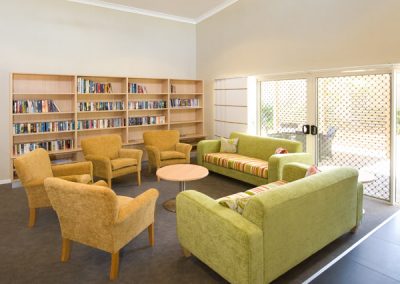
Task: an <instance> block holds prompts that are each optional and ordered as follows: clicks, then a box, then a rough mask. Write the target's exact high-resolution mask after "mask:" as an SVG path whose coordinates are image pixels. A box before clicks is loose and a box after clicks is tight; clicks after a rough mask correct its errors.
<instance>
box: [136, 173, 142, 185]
mask: <svg viewBox="0 0 400 284" xmlns="http://www.w3.org/2000/svg"><path fill="white" fill-rule="evenodd" d="M137 184H138V186H140V185H141V184H142V172H141V171H138V172H137Z"/></svg>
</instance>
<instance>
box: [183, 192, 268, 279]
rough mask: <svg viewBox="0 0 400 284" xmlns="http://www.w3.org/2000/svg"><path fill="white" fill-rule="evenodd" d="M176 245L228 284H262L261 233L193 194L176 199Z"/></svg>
mask: <svg viewBox="0 0 400 284" xmlns="http://www.w3.org/2000/svg"><path fill="white" fill-rule="evenodd" d="M176 203H177V204H176V207H177V208H176V218H177V232H178V239H179V242H180V244H181V245H182V246H183V247H184V248H185V249H187V250H189V251H190V252H191V253H193V254H194V255H195V256H196V257H198V258H199V259H200V260H201V261H203V262H204V263H206V264H207V265H208V266H210V267H211V268H212V269H214V270H215V271H217V272H218V273H219V274H220V275H222V276H223V277H224V278H225V279H226V280H228V282H230V283H263V273H264V270H263V269H260V267H261V266H262V267H263V265H261V266H260V264H262V263H264V260H263V232H262V230H261V229H260V228H259V227H258V226H256V225H255V224H253V223H251V222H250V221H248V220H247V219H245V218H244V217H243V216H241V215H240V214H238V213H236V212H234V211H232V210H231V209H228V208H226V207H223V206H222V205H220V204H218V202H217V201H215V200H214V199H212V198H210V197H208V196H206V195H204V194H202V193H200V192H197V191H194V190H187V191H184V192H181V193H179V194H178V196H177V198H176Z"/></svg>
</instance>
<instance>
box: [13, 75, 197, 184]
mask: <svg viewBox="0 0 400 284" xmlns="http://www.w3.org/2000/svg"><path fill="white" fill-rule="evenodd" d="M171 99H173V102H174V105H176V107H172V105H171ZM40 101H41V102H40ZM182 101H184V102H183V103H179V104H177V103H176V102H182ZM187 102H190V104H191V105H194V106H189V105H188V103H187ZM193 102H195V103H193ZM43 104H44V105H45V106H47V107H43ZM179 105H181V106H179ZM49 106H50V107H49ZM148 106H153V107H152V108H147V107H148ZM160 106H165V107H160ZM133 107H136V108H133ZM139 107H141V108H139ZM142 107H143V108H142ZM50 108H51V109H50ZM110 108H112V110H111V109H110ZM54 109H56V110H59V111H57V112H55V111H53V112H50V111H49V110H54ZM39 110H41V111H43V110H45V111H46V110H47V112H33V111H39ZM20 111H21V112H20ZM22 111H31V112H29V113H28V112H22ZM14 112H16V113H14ZM203 112H204V110H203V81H201V80H187V79H185V80H180V79H167V78H165V79H163V78H136V77H115V76H92V75H89V76H87V75H53V74H23V73H12V74H11V77H10V121H11V127H10V135H11V137H12V139H11V142H10V153H11V155H10V158H11V159H10V160H11V163H10V173H11V174H13V173H14V174H13V178H16V176H15V171H14V169H13V163H12V160H13V159H14V158H15V157H17V156H18V155H21V154H23V153H25V152H27V151H29V150H30V149H33V148H35V147H48V149H61V148H66V147H67V146H56V147H54V145H53V144H51V143H56V145H68V148H70V149H64V150H57V151H49V153H50V154H51V157H52V159H53V160H55V161H57V160H65V159H69V160H79V159H82V155H81V153H80V152H81V148H80V141H81V140H82V139H84V138H87V137H90V136H95V135H102V134H108V133H117V134H119V135H121V138H122V141H123V145H124V146H126V147H139V146H140V145H142V144H143V132H145V131H148V130H155V129H160V130H166V129H175V130H178V131H179V132H180V134H181V139H182V140H185V141H189V142H188V143H192V140H200V139H203V138H204V125H203V117H204V114H203ZM142 121H143V122H146V124H138V125H129V124H130V123H141V122H142ZM149 122H165V123H155V124H148V123H149ZM45 123H49V124H50V125H52V126H51V128H48V124H46V126H44V127H45V128H41V127H43V124H45ZM57 123H61V124H62V123H67V124H68V123H70V126H69V127H68V128H65V127H64V126H63V128H62V129H66V130H61V131H48V130H49V129H51V130H54V129H59V128H54V125H55V124H57ZM95 125H97V126H99V125H102V126H107V127H102V128H100V127H97V126H96V128H90V127H92V126H95ZM110 125H123V126H115V127H108V126H110ZM14 127H15V128H14ZM57 127H60V126H57ZM83 127H88V128H83ZM78 128H79V129H78ZM27 129H28V130H27ZM43 129H45V131H46V132H32V131H38V130H42V131H43ZM67 129H69V130H67ZM24 131H25V132H24ZM27 131H31V132H27ZM19 132H24V133H19ZM14 133H15V134H14ZM46 143H48V144H46ZM57 143H61V144H57ZM63 143H65V144H63ZM50 144H51V145H50ZM46 145H47V146H46ZM49 145H50V146H49ZM14 153H18V155H17V154H14Z"/></svg>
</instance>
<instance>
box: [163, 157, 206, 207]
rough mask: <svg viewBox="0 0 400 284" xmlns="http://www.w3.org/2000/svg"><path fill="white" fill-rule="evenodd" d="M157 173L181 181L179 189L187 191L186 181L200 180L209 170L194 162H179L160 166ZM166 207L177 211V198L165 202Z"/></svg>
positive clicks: (164, 177)
mask: <svg viewBox="0 0 400 284" xmlns="http://www.w3.org/2000/svg"><path fill="white" fill-rule="evenodd" d="M156 175H157V176H158V177H159V178H160V179H165V180H169V181H179V191H185V189H186V184H185V183H186V182H187V181H192V180H198V179H202V178H205V177H206V176H208V170H207V169H206V168H205V167H202V166H198V165H192V164H177V165H170V166H165V167H162V168H159V169H158V170H157V173H156ZM163 206H164V208H165V209H167V210H168V211H171V212H176V200H175V198H173V199H170V200H167V201H165V202H164V203H163Z"/></svg>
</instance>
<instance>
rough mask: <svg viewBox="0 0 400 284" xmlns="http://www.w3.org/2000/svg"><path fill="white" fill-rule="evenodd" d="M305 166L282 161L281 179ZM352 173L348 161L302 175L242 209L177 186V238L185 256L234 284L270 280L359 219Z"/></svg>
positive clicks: (359, 204)
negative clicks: (324, 169)
mask: <svg viewBox="0 0 400 284" xmlns="http://www.w3.org/2000/svg"><path fill="white" fill-rule="evenodd" d="M306 168H307V167H303V168H301V167H298V166H297V165H295V164H290V165H287V166H285V168H284V171H283V178H285V179H287V180H291V179H292V180H293V179H296V178H298V177H301V176H304V172H305V170H306ZM357 178H358V172H357V170H355V169H352V168H338V169H334V170H330V171H326V172H322V173H318V174H315V175H312V176H309V177H306V178H301V179H299V180H295V181H293V182H289V183H287V184H285V185H282V186H280V187H279V188H276V189H272V190H269V191H267V192H265V193H263V194H260V195H257V196H254V197H252V198H251V199H250V201H249V202H248V203H247V205H246V207H245V208H244V211H243V214H242V215H240V214H239V213H237V212H235V211H233V210H231V209H228V208H226V207H224V206H222V205H220V204H219V203H218V202H217V201H216V200H214V199H212V198H210V197H208V196H206V195H204V194H202V193H200V192H197V191H194V190H187V191H184V192H181V193H179V194H178V196H177V200H176V201H177V215H176V216H177V233H178V238H179V242H180V244H181V245H182V247H183V248H184V252H185V255H186V256H188V255H190V253H192V254H193V255H194V256H196V257H197V258H199V259H200V260H201V261H202V262H204V263H205V264H207V265H208V266H209V267H211V268H212V269H213V270H214V271H216V272H217V273H219V274H220V275H221V276H222V277H224V278H225V279H226V280H227V281H229V282H231V283H249V284H250V283H251V284H258V283H269V282H271V281H273V280H274V279H276V278H277V277H279V276H280V275H282V274H283V273H285V272H286V271H288V270H289V269H291V268H292V267H294V266H296V265H297V264H299V263H300V262H302V261H303V260H305V259H306V258H307V257H309V256H311V255H312V254H314V253H315V252H317V251H318V250H320V249H321V248H323V247H324V246H326V245H328V244H329V243H330V242H332V241H333V240H335V239H337V238H338V237H340V236H341V235H343V234H345V233H347V232H349V231H353V229H355V228H356V227H357V226H358V224H359V222H360V220H361V217H362V198H363V197H362V194H363V188H362V185H361V184H359V183H357ZM189 252H190V253H189Z"/></svg>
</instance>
